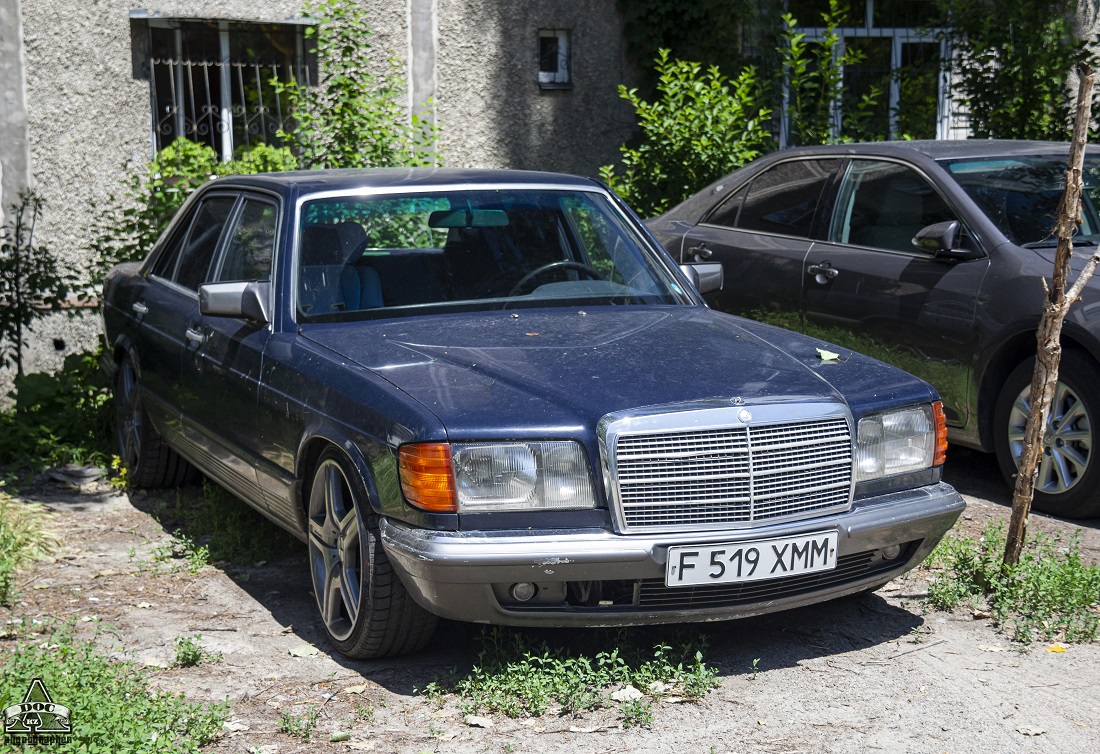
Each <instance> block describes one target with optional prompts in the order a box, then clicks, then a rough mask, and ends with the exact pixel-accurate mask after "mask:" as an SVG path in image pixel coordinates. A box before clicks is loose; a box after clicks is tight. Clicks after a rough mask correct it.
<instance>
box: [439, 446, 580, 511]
mask: <svg viewBox="0 0 1100 754" xmlns="http://www.w3.org/2000/svg"><path fill="white" fill-rule="evenodd" d="M451 452H452V458H453V461H454V475H455V490H456V492H457V493H458V510H459V512H460V513H463V512H465V513H471V512H483V511H526V510H539V509H543V510H578V509H584V508H595V507H596V495H595V491H594V489H593V486H592V474H591V472H590V471H589V469H588V461H587V460H586V458H585V455H584V450H583V449H582V448H581V446H580V445H578V444H577V443H575V442H568V441H551V442H510V443H452V444H451Z"/></svg>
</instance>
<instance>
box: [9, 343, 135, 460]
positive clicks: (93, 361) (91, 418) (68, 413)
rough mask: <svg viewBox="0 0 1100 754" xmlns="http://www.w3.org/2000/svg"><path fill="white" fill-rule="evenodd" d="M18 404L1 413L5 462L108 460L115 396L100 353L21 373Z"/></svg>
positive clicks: (17, 381) (17, 384)
mask: <svg viewBox="0 0 1100 754" xmlns="http://www.w3.org/2000/svg"><path fill="white" fill-rule="evenodd" d="M10 397H11V398H12V399H13V400H14V406H13V407H12V408H11V409H10V410H7V411H4V412H3V413H0V466H13V467H16V468H27V467H31V468H46V467H49V466H60V465H63V464H67V463H74V464H78V465H84V464H96V465H100V466H103V465H106V464H107V463H108V460H109V458H110V455H111V453H112V452H113V448H114V429H113V426H114V424H113V419H114V415H113V408H114V401H113V399H112V398H111V394H110V392H109V391H108V390H107V384H106V379H105V377H104V375H103V373H102V372H101V371H100V369H99V357H98V355H97V354H96V353H77V354H70V355H69V356H67V357H66V358H65V362H64V364H63V365H62V367H61V369H60V371H58V372H56V373H53V374H50V373H32V374H25V375H22V376H17V377H16V378H15V389H14V390H13V391H12V393H11V394H10Z"/></svg>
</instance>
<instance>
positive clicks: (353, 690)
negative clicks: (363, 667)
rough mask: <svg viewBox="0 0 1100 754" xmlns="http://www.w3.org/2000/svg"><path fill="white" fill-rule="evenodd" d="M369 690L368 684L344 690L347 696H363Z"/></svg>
mask: <svg viewBox="0 0 1100 754" xmlns="http://www.w3.org/2000/svg"><path fill="white" fill-rule="evenodd" d="M366 690H367V684H365V683H361V684H359V685H358V686H348V687H347V688H346V689H344V693H345V694H362V693H363V692H364V691H366Z"/></svg>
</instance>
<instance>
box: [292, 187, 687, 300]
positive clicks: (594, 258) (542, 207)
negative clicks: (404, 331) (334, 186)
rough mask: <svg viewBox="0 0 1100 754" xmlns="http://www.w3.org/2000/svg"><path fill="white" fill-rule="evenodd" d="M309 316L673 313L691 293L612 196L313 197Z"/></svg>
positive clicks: (307, 262) (307, 207)
mask: <svg viewBox="0 0 1100 754" xmlns="http://www.w3.org/2000/svg"><path fill="white" fill-rule="evenodd" d="M299 245H300V253H299V255H298V271H297V275H298V310H299V312H300V313H301V314H302V315H303V316H304V317H306V318H307V319H311V320H312V319H317V318H322V319H330V318H340V317H341V316H343V315H344V314H345V313H347V312H361V313H365V314H357V315H356V316H391V315H394V314H401V313H420V312H422V311H423V310H424V309H425V308H426V307H431V308H440V307H442V308H444V309H451V310H453V309H466V310H468V309H486V308H505V307H519V306H530V305H539V306H545V305H563V304H574V303H582V304H586V305H595V304H639V303H646V304H653V303H664V304H673V303H681V302H684V301H685V300H686V299H685V296H684V292H683V290H682V288H681V286H680V284H679V283H678V282H677V280H676V279H675V278H674V277H673V275H672V274H670V272H669V271H668V270H667V269H666V267H665V266H664V265H663V264H661V263H659V262H658V260H657V259H656V258H655V257H654V256H653V254H652V252H651V251H649V250H648V248H647V246H646V244H645V243H644V242H643V241H642V239H641V237H640V236H639V235H638V232H637V231H636V230H635V228H634V227H633V226H632V225H631V224H630V223H629V221H628V220H627V218H625V217H624V216H623V215H622V213H621V212H620V211H619V210H618V209H617V208H616V207H615V206H614V205H613V204H612V203H611V202H610V201H609V200H608V198H607V197H606V196H604V195H603V194H600V193H596V192H586V191H553V190H530V189H527V190H524V189H500V190H480V191H438V192H433V193H424V194H401V195H384V196H337V197H326V198H323V199H314V200H307V201H305V202H304V203H303V205H302V209H301V223H300V227H299Z"/></svg>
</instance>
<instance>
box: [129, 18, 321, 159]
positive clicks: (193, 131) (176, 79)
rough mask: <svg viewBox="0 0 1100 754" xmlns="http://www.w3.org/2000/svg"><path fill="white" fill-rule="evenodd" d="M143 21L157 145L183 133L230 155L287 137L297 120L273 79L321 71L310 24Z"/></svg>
mask: <svg viewBox="0 0 1100 754" xmlns="http://www.w3.org/2000/svg"><path fill="white" fill-rule="evenodd" d="M141 20H143V21H144V24H143V25H144V27H145V28H144V29H143V30H141V31H142V32H143V35H144V37H145V38H144V39H143V40H140V41H142V42H143V44H142V48H143V50H142V52H143V58H144V60H143V61H142V66H143V68H144V70H143V73H144V74H145V76H146V77H147V79H148V81H149V100H150V109H151V115H152V117H151V119H150V130H151V139H152V147H153V150H154V151H159V150H161V149H163V148H164V147H166V146H168V145H169V144H171V143H172V142H173V141H175V140H176V139H178V138H181V137H182V138H185V139H189V140H191V141H195V142H198V143H200V144H207V145H208V146H210V147H211V148H212V149H214V151H215V152H217V153H218V155H219V156H220V157H221V158H222V159H223V160H229V159H232V158H233V156H234V155H235V154H238V153H239V152H240V151H241V150H246V149H249V148H251V147H253V146H255V145H257V144H261V143H263V144H273V145H280V144H281V143H282V142H281V139H280V138H279V131H280V130H287V129H289V128H290V127H291V126H292V115H293V114H292V113H291V112H290V108H289V107H288V104H287V99H286V96H285V95H280V93H279V92H278V89H277V87H276V83H277V82H282V83H287V82H291V81H296V82H298V83H300V84H303V85H306V86H308V85H309V83H310V81H311V78H315V77H316V72H315V70H311V68H315V64H314V63H313V61H312V60H310V59H309V56H308V55H307V53H306V50H305V48H306V45H305V43H304V31H305V29H306V28H307V26H308V23H307V22H304V21H303V22H297V21H294V22H284V23H269V22H243V21H219V20H203V19H164V18H147V19H141ZM139 33H141V32H139ZM135 62H137V61H135Z"/></svg>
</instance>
